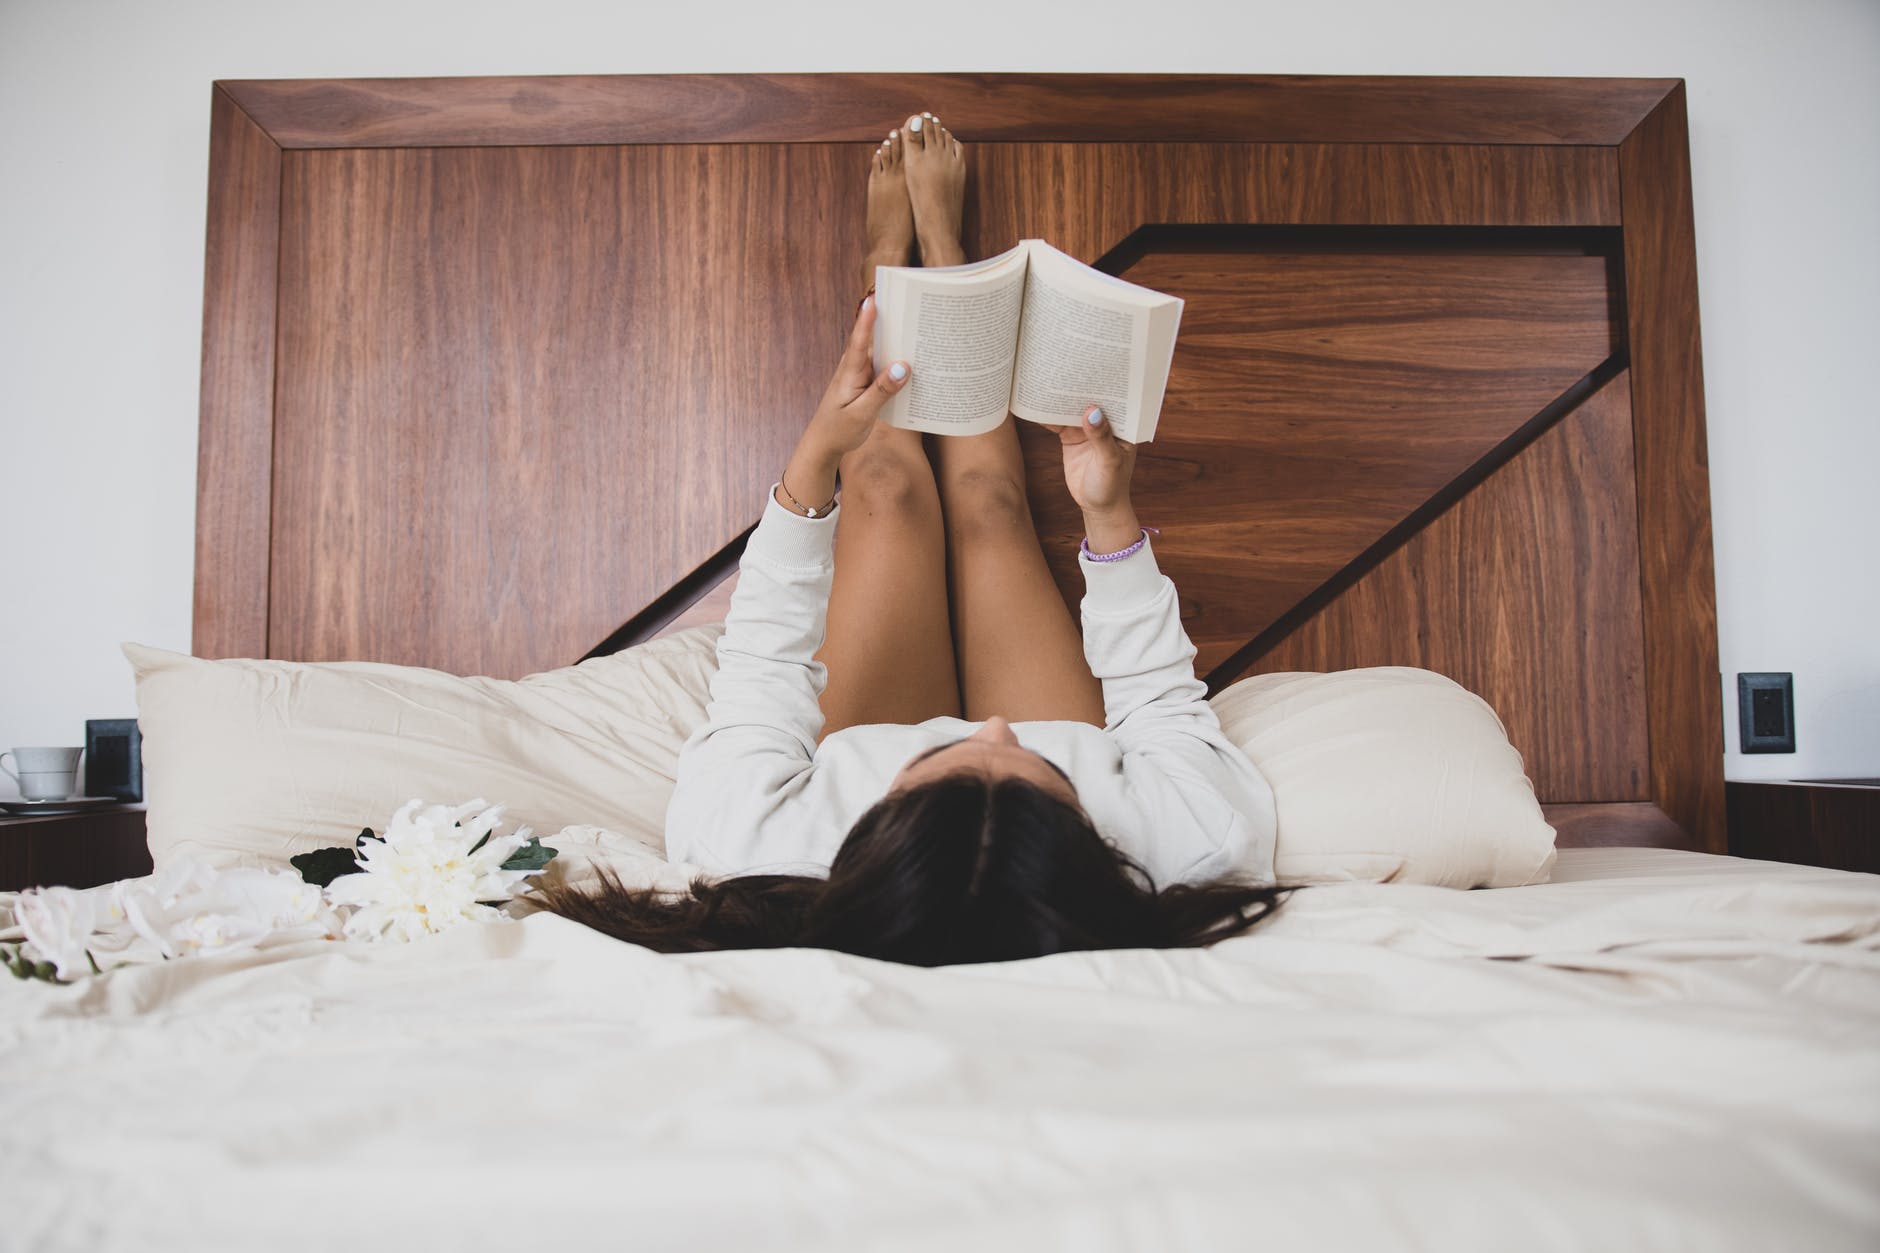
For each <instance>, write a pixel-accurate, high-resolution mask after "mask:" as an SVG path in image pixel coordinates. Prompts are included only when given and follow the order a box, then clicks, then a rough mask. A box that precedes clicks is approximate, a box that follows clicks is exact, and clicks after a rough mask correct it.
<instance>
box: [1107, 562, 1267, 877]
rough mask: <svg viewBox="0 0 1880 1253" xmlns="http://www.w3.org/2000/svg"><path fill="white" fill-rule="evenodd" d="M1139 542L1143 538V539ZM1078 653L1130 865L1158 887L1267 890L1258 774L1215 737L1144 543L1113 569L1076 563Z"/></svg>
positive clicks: (1172, 601)
mask: <svg viewBox="0 0 1880 1253" xmlns="http://www.w3.org/2000/svg"><path fill="white" fill-rule="evenodd" d="M1146 539H1147V537H1146V536H1145V541H1146ZM1078 565H1079V566H1080V567H1081V568H1082V569H1083V572H1084V587H1085V592H1084V600H1083V630H1084V654H1085V656H1086V658H1087V659H1088V660H1089V662H1090V669H1091V672H1092V673H1093V674H1095V675H1096V676H1097V679H1098V680H1099V681H1100V682H1101V683H1102V685H1103V711H1104V720H1105V723H1106V730H1108V731H1109V732H1110V734H1111V735H1112V736H1114V737H1115V739H1116V741H1117V744H1118V746H1119V747H1120V749H1121V750H1122V769H1123V775H1124V779H1123V782H1124V791H1125V794H1126V795H1127V796H1128V798H1129V802H1130V804H1131V806H1132V808H1134V810H1135V811H1136V812H1135V815H1134V817H1135V820H1136V821H1135V831H1136V833H1138V836H1139V839H1140V846H1139V847H1132V848H1130V849H1128V850H1127V851H1129V852H1130V853H1131V854H1132V855H1134V856H1136V857H1137V859H1138V860H1140V861H1142V862H1143V863H1144V865H1145V867H1146V868H1147V869H1148V870H1149V872H1150V876H1151V878H1153V879H1154V880H1155V882H1156V884H1157V886H1158V887H1160V886H1166V885H1168V884H1170V883H1177V882H1187V883H1202V882H1207V881H1210V880H1213V879H1218V878H1220V877H1222V876H1224V875H1228V874H1240V875H1243V876H1248V877H1252V878H1254V879H1257V880H1260V881H1264V882H1270V881H1272V879H1273V851H1274V837H1275V835H1276V832H1277V828H1278V817H1277V813H1276V811H1275V807H1274V804H1273V792H1272V789H1271V788H1270V787H1269V786H1268V785H1267V782H1266V778H1265V776H1264V775H1262V774H1261V773H1260V771H1259V768H1258V767H1257V766H1255V765H1254V764H1253V762H1252V761H1251V760H1249V759H1248V757H1247V755H1246V754H1245V753H1243V752H1242V751H1241V750H1240V749H1239V747H1237V746H1236V745H1235V744H1234V743H1233V741H1231V740H1229V739H1228V738H1227V735H1226V733H1225V732H1223V731H1222V730H1221V723H1220V719H1219V718H1217V717H1216V716H1215V713H1214V709H1213V707H1212V706H1210V705H1209V704H1208V702H1207V694H1208V693H1207V687H1206V685H1204V684H1203V683H1202V682H1201V681H1200V680H1199V679H1197V678H1196V677H1195V667H1194V659H1195V646H1194V644H1193V643H1192V642H1191V641H1190V640H1189V638H1188V633H1187V631H1185V630H1183V629H1182V623H1181V608H1180V603H1179V601H1178V599H1177V597H1176V593H1175V584H1174V583H1173V582H1172V581H1171V580H1170V579H1169V577H1168V576H1167V575H1165V574H1163V573H1162V571H1161V568H1160V567H1159V566H1158V565H1157V564H1156V560H1155V552H1154V549H1153V547H1152V546H1151V545H1150V544H1149V543H1147V542H1145V543H1144V544H1143V547H1142V550H1141V551H1139V552H1137V553H1135V554H1133V555H1131V556H1129V557H1126V558H1124V559H1123V560H1121V561H1114V562H1093V561H1091V560H1089V559H1088V558H1087V557H1079V558H1078Z"/></svg>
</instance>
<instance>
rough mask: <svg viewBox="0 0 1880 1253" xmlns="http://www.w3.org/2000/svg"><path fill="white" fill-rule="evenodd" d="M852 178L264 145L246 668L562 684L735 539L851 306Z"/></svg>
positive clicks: (779, 153) (740, 156) (737, 154)
mask: <svg viewBox="0 0 1880 1253" xmlns="http://www.w3.org/2000/svg"><path fill="white" fill-rule="evenodd" d="M866 160H867V151H866V149H858V148H855V147H834V146H816V145H789V146H783V145H776V146H765V147H755V146H752V147H707V146H699V147H638V148H528V149H525V148H502V149H470V150H423V149H420V150H398V151H383V150H355V151H327V152H297V153H292V154H289V157H288V160H287V167H286V178H285V184H286V195H285V208H284V221H283V240H284V248H283V257H284V265H283V272H282V281H281V328H282V329H281V361H280V385H279V398H278V410H277V413H278V417H277V424H278V434H277V443H278V447H277V455H276V461H275V483H274V496H275V502H276V504H275V513H276V524H275V536H274V554H273V567H272V569H273V579H274V596H273V632H274V634H273V655H274V656H277V657H284V658H295V659H301V660H324V659H334V658H370V659H373V660H378V661H389V662H398V663H404V664H416V665H428V666H436V667H441V668H444V669H449V670H454V671H457V672H459V673H482V674H491V675H498V676H503V677H515V676H518V675H521V674H526V673H529V672H531V671H535V670H541V669H546V668H549V667H553V666H558V665H565V664H568V663H569V662H570V661H571V660H573V659H574V658H577V657H579V656H581V655H582V654H583V653H585V652H586V651H587V650H588V649H589V647H591V646H592V645H593V644H594V643H595V642H596V641H598V640H600V639H603V638H605V637H606V636H607V635H608V634H609V633H610V632H611V631H612V630H613V629H614V628H615V627H617V626H619V625H620V623H621V621H622V619H623V618H624V617H626V616H628V614H630V613H631V611H632V609H633V608H634V607H636V606H639V605H642V604H645V603H647V602H649V601H651V600H653V599H654V598H655V597H657V596H658V595H659V594H660V593H661V592H662V591H663V590H664V589H665V588H666V587H667V586H668V585H669V584H671V583H672V582H674V581H675V580H677V579H678V578H680V577H681V576H683V575H684V574H686V573H687V572H689V571H690V570H692V569H693V568H694V567H696V566H697V565H699V564H700V563H701V562H702V561H704V560H705V559H706V558H707V557H709V556H710V555H711V554H712V553H714V552H716V551H717V550H718V549H720V548H722V547H723V546H724V545H725V544H726V543H728V542H729V541H731V540H732V539H733V538H735V537H736V536H737V535H738V534H739V533H740V532H742V531H743V530H744V529H745V528H746V527H747V526H749V525H750V522H751V519H752V516H753V515H754V514H755V513H756V512H757V511H758V510H759V509H760V508H761V505H762V500H763V492H764V488H765V487H766V486H767V485H768V484H769V483H770V482H772V481H773V479H774V477H775V475H776V472H777V468H778V467H779V466H781V465H782V464H783V462H784V460H785V458H786V457H787V455H788V452H789V449H790V447H791V446H792V444H793V443H794V441H795V439H796V437H797V435H798V434H799V433H800V431H801V429H802V425H803V423H804V421H805V420H806V417H807V415H808V413H809V412H810V411H811V410H812V409H813V408H814V406H815V402H816V399H817V397H818V396H819V395H820V394H821V391H822V388H823V385H824V383H825V382H826V381H827V378H828V372H829V371H830V370H831V369H832V368H833V365H834V362H835V359H836V356H837V354H838V353H839V352H840V349H841V344H842V340H843V337H844V334H845V333H846V330H847V328H848V326H849V323H850V319H851V318H852V316H853V312H854V301H855V296H856V291H855V288H856V286H857V283H856V279H855V277H854V275H855V270H854V262H855V259H856V258H857V256H858V255H859V252H860V248H859V241H860V239H861V221H860V211H861V207H862V204H861V200H862V198H861V196H860V194H859V192H860V188H861V186H862V182H863V174H864V171H865V169H866ZM703 205H711V206H713V208H712V211H711V212H709V213H708V212H703V211H702V210H701V206H703Z"/></svg>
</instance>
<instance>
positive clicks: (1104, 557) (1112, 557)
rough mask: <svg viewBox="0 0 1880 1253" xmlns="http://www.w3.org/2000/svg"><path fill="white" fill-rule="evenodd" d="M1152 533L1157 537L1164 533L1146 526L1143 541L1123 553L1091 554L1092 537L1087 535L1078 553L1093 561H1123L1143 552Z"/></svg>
mask: <svg viewBox="0 0 1880 1253" xmlns="http://www.w3.org/2000/svg"><path fill="white" fill-rule="evenodd" d="M1152 532H1153V533H1154V534H1156V535H1160V534H1161V533H1162V532H1161V531H1160V530H1159V529H1158V528H1156V527H1152V526H1145V527H1143V528H1142V538H1141V539H1139V540H1137V541H1136V542H1135V543H1133V544H1131V545H1130V546H1129V547H1128V548H1125V549H1123V550H1122V551H1121V552H1114V553H1093V552H1091V551H1090V537H1089V536H1088V535H1086V536H1084V540H1083V543H1081V544H1079V545H1078V546H1077V551H1078V552H1079V553H1082V554H1083V555H1084V556H1085V557H1088V558H1089V559H1090V560H1092V561H1121V560H1122V559H1123V558H1125V557H1134V556H1135V555H1136V554H1137V553H1139V552H1141V551H1142V546H1143V545H1144V544H1147V543H1148V542H1149V536H1150V534H1151V533H1152Z"/></svg>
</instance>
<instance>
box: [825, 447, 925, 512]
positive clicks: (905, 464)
mask: <svg viewBox="0 0 1880 1253" xmlns="http://www.w3.org/2000/svg"><path fill="white" fill-rule="evenodd" d="M842 500H843V506H844V508H855V509H857V510H859V511H862V512H866V513H870V514H899V515H905V516H907V517H910V518H915V519H928V518H932V517H933V516H934V514H935V512H936V511H937V509H938V504H939V501H938V498H937V496H936V494H935V490H934V481H933V470H932V469H931V468H930V467H929V466H928V464H927V459H926V457H925V456H924V455H923V454H922V453H921V452H920V449H919V446H918V445H916V446H915V447H914V449H913V450H912V452H911V453H910V452H909V451H908V450H907V449H905V448H900V447H892V446H886V445H883V446H879V447H877V446H875V445H874V444H873V443H872V442H871V443H870V444H865V445H863V446H862V447H861V448H858V449H856V450H855V451H854V452H852V453H850V454H849V455H848V456H846V457H844V458H843V459H842Z"/></svg>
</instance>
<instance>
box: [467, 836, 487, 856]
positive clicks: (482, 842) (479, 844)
mask: <svg viewBox="0 0 1880 1253" xmlns="http://www.w3.org/2000/svg"><path fill="white" fill-rule="evenodd" d="M489 842H490V833H489V832H488V831H485V832H484V833H483V838H482V839H480V840H478V841H477V842H476V843H475V844H472V845H471V846H470V851H471V852H473V853H474V852H476V851H477V850H478V849H479V848H482V847H483V846H484V845H485V844H488V843H489Z"/></svg>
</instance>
